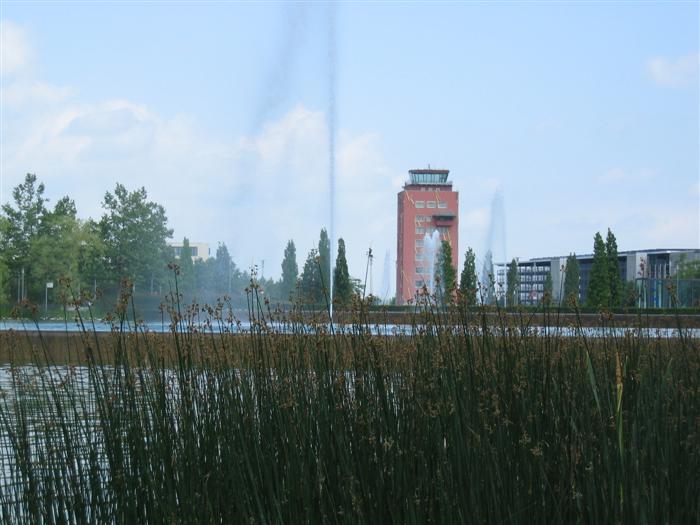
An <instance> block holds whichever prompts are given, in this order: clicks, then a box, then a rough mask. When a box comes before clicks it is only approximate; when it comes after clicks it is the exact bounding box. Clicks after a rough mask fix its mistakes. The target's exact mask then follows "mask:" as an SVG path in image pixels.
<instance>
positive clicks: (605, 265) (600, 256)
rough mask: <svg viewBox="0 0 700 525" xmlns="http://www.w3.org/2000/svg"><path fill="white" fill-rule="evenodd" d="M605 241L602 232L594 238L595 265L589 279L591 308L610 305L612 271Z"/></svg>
mask: <svg viewBox="0 0 700 525" xmlns="http://www.w3.org/2000/svg"><path fill="white" fill-rule="evenodd" d="M609 267H610V265H609V262H608V256H607V253H606V250H605V242H604V241H603V237H602V236H601V235H600V232H596V234H595V238H594V240H593V266H592V267H591V275H590V279H589V281H588V293H587V297H586V304H587V305H588V306H589V307H590V308H604V307H607V306H609V305H610V271H609Z"/></svg>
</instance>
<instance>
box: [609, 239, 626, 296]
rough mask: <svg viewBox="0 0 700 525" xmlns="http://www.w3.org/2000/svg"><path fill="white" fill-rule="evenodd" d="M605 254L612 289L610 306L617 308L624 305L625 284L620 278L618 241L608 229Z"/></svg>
mask: <svg viewBox="0 0 700 525" xmlns="http://www.w3.org/2000/svg"><path fill="white" fill-rule="evenodd" d="M605 254H606V256H607V258H608V282H609V283H610V284H609V285H608V286H609V287H610V306H611V307H617V306H620V305H621V303H622V296H623V283H622V278H621V276H620V263H619V262H618V258H619V256H618V253H617V240H616V239H615V235H613V232H612V231H610V228H608V235H607V237H606V239H605Z"/></svg>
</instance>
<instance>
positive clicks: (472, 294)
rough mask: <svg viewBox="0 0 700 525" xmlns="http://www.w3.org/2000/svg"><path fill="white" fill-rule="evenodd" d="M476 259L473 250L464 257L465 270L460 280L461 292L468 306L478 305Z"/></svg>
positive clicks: (468, 250)
mask: <svg viewBox="0 0 700 525" xmlns="http://www.w3.org/2000/svg"><path fill="white" fill-rule="evenodd" d="M476 286H477V283H476V257H475V255H474V251H473V250H472V249H471V248H468V249H467V253H466V254H465V255H464V268H463V269H462V275H461V276H460V280H459V291H460V293H461V295H462V298H463V300H464V302H465V304H466V305H467V306H472V305H474V304H476Z"/></svg>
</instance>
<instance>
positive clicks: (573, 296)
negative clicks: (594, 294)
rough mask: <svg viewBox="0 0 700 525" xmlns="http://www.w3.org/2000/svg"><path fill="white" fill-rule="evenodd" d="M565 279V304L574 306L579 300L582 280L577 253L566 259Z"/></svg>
mask: <svg viewBox="0 0 700 525" xmlns="http://www.w3.org/2000/svg"><path fill="white" fill-rule="evenodd" d="M564 271H565V277H564V304H565V305H567V306H569V305H571V306H574V305H576V304H577V303H578V300H579V294H580V292H579V282H580V280H581V268H580V266H579V263H578V259H577V258H576V254H575V253H571V254H569V256H568V257H567V258H566V268H565V270H564Z"/></svg>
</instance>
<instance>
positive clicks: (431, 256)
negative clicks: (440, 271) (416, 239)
mask: <svg viewBox="0 0 700 525" xmlns="http://www.w3.org/2000/svg"><path fill="white" fill-rule="evenodd" d="M439 249H440V233H438V231H437V230H433V233H430V234H428V233H426V234H425V237H423V267H424V268H425V271H424V274H423V275H424V281H425V286H426V288H427V289H428V292H430V294H431V295H432V294H433V293H435V266H436V264H435V262H436V258H437V254H438V250H439Z"/></svg>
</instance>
